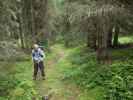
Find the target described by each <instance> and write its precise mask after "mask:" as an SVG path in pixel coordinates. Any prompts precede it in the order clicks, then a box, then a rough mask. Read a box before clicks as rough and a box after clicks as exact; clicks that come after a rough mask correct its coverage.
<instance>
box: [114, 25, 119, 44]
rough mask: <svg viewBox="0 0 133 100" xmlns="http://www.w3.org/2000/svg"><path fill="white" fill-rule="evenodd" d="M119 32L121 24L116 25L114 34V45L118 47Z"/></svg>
mask: <svg viewBox="0 0 133 100" xmlns="http://www.w3.org/2000/svg"><path fill="white" fill-rule="evenodd" d="M119 32H120V28H119V26H116V27H115V34H114V41H113V47H117V46H118V44H119V41H118V38H119Z"/></svg>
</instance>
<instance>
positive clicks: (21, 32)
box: [18, 14, 25, 49]
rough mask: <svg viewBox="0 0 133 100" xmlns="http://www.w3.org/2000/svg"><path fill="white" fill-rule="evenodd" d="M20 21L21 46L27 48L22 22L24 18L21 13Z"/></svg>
mask: <svg viewBox="0 0 133 100" xmlns="http://www.w3.org/2000/svg"><path fill="white" fill-rule="evenodd" d="M18 18H19V19H18V21H19V38H20V41H21V47H22V49H24V48H25V42H24V34H23V24H22V18H21V14H18Z"/></svg>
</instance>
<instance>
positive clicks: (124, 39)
mask: <svg viewBox="0 0 133 100" xmlns="http://www.w3.org/2000/svg"><path fill="white" fill-rule="evenodd" d="M119 42H120V43H121V44H128V43H133V36H122V37H120V38H119Z"/></svg>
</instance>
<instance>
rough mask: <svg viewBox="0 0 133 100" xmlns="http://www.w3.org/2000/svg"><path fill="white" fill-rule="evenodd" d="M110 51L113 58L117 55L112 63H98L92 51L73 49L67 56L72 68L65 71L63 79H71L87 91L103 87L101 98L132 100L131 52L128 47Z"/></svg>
mask: <svg viewBox="0 0 133 100" xmlns="http://www.w3.org/2000/svg"><path fill="white" fill-rule="evenodd" d="M112 51H113V59H114V57H115V56H117V58H116V59H115V61H114V62H113V64H112V65H100V64H97V63H96V58H95V53H94V52H93V51H89V52H88V51H87V52H86V50H84V49H81V48H76V49H73V50H72V52H71V55H70V56H69V57H68V60H69V61H71V66H72V68H70V69H68V70H67V71H66V72H65V76H64V79H68V80H70V79H71V81H72V82H74V83H76V84H77V85H78V86H80V87H81V88H83V89H87V90H88V91H90V90H93V89H95V88H97V87H102V88H104V89H103V90H102V89H101V92H102V91H103V92H104V93H103V95H102V98H103V99H101V100H104V99H105V100H132V99H133V93H132V89H133V85H132V84H133V78H132V77H133V74H132V71H133V70H132V67H133V63H132V56H133V55H132V54H133V52H132V50H130V49H124V50H118V51H116V50H115V51H114V50H112ZM129 51H130V52H129ZM122 57H124V58H122ZM124 59H128V60H126V61H125V60H124ZM88 93H89V92H88Z"/></svg>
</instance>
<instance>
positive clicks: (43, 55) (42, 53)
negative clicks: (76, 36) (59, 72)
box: [40, 49, 46, 59]
mask: <svg viewBox="0 0 133 100" xmlns="http://www.w3.org/2000/svg"><path fill="white" fill-rule="evenodd" d="M40 56H41V57H43V58H44V59H45V57H46V56H45V53H44V51H43V50H41V49H40Z"/></svg>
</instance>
